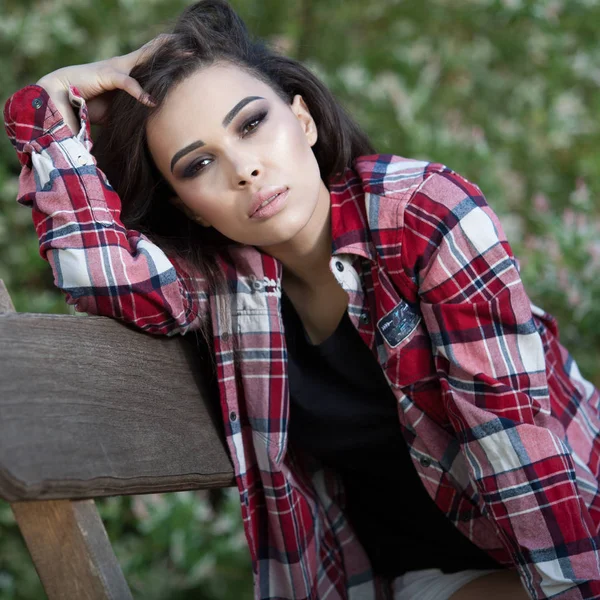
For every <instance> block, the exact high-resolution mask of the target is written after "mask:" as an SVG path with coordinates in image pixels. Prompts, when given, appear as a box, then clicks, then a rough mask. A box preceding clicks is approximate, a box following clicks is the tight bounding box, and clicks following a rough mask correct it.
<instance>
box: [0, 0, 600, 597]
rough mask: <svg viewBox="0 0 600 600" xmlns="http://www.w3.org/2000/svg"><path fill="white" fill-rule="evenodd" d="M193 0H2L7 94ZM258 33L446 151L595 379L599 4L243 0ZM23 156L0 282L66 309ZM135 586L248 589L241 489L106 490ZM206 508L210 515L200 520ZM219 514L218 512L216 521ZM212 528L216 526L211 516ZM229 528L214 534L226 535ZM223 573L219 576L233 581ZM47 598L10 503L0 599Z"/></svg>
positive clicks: (410, 134)
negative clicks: (135, 493)
mask: <svg viewBox="0 0 600 600" xmlns="http://www.w3.org/2000/svg"><path fill="white" fill-rule="evenodd" d="M186 4H189V2H188V1H185V0H169V1H168V2H167V1H166V0H95V1H92V0H85V1H75V0H4V4H3V7H4V8H2V9H0V11H2V12H3V14H2V18H1V19H0V57H2V58H0V61H1V67H2V68H0V90H2V97H1V98H0V99H2V100H3V101H4V100H5V99H6V98H8V96H9V95H10V94H11V93H12V92H14V91H16V90H17V89H18V88H20V87H22V86H23V85H25V84H27V83H32V82H35V81H36V80H37V79H38V78H39V77H41V76H42V75H44V74H45V73H47V72H49V71H51V70H54V69H56V68H59V67H61V66H64V65H67V64H72V63H75V62H77V63H82V62H89V61H92V60H97V59H100V58H105V57H109V56H112V55H115V54H119V53H123V52H127V51H130V50H132V49H134V48H136V47H138V46H140V45H141V44H142V43H143V42H145V41H147V40H148V39H150V38H151V37H153V36H154V35H155V34H156V33H158V32H159V31H161V30H162V28H163V25H164V24H165V23H166V22H167V21H169V20H170V19H173V18H174V17H175V16H176V15H177V14H178V13H179V12H180V10H181V9H182V8H183V6H185V5H186ZM233 4H234V6H235V7H236V8H237V9H238V10H239V11H240V13H241V15H242V16H243V17H244V19H245V20H246V22H247V24H248V26H249V28H250V30H251V31H254V32H255V33H257V34H259V35H261V36H263V37H266V38H267V39H269V40H270V41H271V42H272V43H275V44H277V45H279V46H280V47H281V48H282V49H284V51H285V52H287V53H289V54H291V55H292V56H295V57H298V58H301V59H302V60H304V61H306V62H307V64H309V65H310V66H311V67H312V68H313V69H314V70H315V71H316V72H317V73H318V74H319V75H320V76H322V78H323V79H324V80H325V81H326V82H327V83H328V85H329V86H330V87H331V88H332V89H333V90H334V92H335V93H336V95H337V96H338V97H339V98H340V100H341V101H342V102H343V103H344V105H345V106H346V107H347V108H348V109H349V111H350V112H351V113H352V114H354V115H355V116H356V118H357V119H358V121H359V122H360V123H361V124H362V125H363V127H364V128H365V130H366V131H367V132H368V133H369V134H370V135H371V138H372V140H373V142H374V145H375V147H376V148H377V149H378V151H380V152H393V153H395V154H401V155H403V156H410V157H414V158H422V159H428V160H433V161H437V162H442V163H444V164H447V165H448V166H449V167H451V168H453V169H455V170H456V171H458V172H459V173H461V174H463V175H464V176H465V177H467V178H469V179H471V180H472V181H475V182H476V183H477V184H478V185H479V186H480V187H481V189H482V190H483V192H484V193H485V194H486V197H487V198H488V201H489V202H490V204H491V205H492V207H493V208H494V209H495V210H496V212H498V213H499V214H500V216H501V220H502V223H503V225H504V228H505V229H506V231H507V234H508V236H509V239H510V240H511V243H512V245H513V248H514V250H515V253H516V254H517V256H518V257H519V259H520V260H521V263H522V266H523V269H522V274H523V279H524V281H525V284H526V287H527V289H528V291H529V294H530V295H531V297H532V299H533V301H534V302H535V303H536V304H538V305H539V306H541V307H543V308H545V309H547V310H549V311H550V312H552V313H553V314H554V315H555V316H557V317H558V320H559V324H560V327H561V332H562V339H563V341H564V343H565V345H566V346H567V347H568V348H569V349H570V350H571V352H572V353H573V354H574V356H575V358H576V360H577V361H578V362H579V364H580V366H581V370H582V372H583V373H584V375H585V376H587V377H588V378H591V379H592V380H593V381H594V382H595V383H596V384H597V385H598V384H600V373H599V372H598V368H597V366H596V364H595V362H596V361H595V360H594V357H595V356H597V355H598V353H599V350H600V308H599V307H598V303H597V302H594V299H596V298H598V297H599V293H600V283H599V282H600V277H599V275H600V246H599V243H598V241H597V240H598V239H600V237H599V235H598V234H599V233H600V226H599V222H600V221H599V219H598V212H599V208H600V207H599V205H598V202H597V200H596V199H597V198H598V193H599V191H600V176H599V175H600V161H598V159H597V148H598V147H600V131H599V121H598V118H597V115H598V114H599V112H600V95H599V94H598V93H597V90H598V85H599V84H600V46H598V44H597V26H596V24H597V23H598V22H599V20H600V5H599V4H598V3H596V2H593V1H591V0H569V1H567V0H468V1H464V2H448V1H447V0H423V1H422V2H400V1H399V0H393V1H390V0H370V1H369V2H364V0H363V1H360V2H359V1H357V0H344V1H342V0H301V1H299V2H281V1H280V0H277V1H275V0H265V1H263V0H233ZM17 167H18V165H17V162H16V160H15V158H14V152H13V150H12V148H11V147H10V144H9V143H8V142H7V140H6V138H5V137H4V138H1V139H0V278H2V279H4V280H5V282H6V283H7V285H8V288H9V290H10V291H11V294H12V296H13V299H14V300H15V304H16V306H17V309H18V310H20V311H34V312H35V311H39V312H65V311H67V308H66V306H65V304H64V302H63V300H62V297H61V295H60V293H59V292H57V291H56V290H55V289H54V288H53V285H52V278H51V273H50V270H49V268H48V267H47V265H46V264H45V263H44V262H43V261H42V260H41V259H40V258H39V255H38V251H37V239H36V237H35V234H34V232H33V228H32V226H31V224H30V215H29V211H28V210H27V209H24V208H22V207H20V206H18V205H17V204H16V202H15V196H16V193H17V177H18V168H17ZM99 504H100V506H101V512H102V515H103V517H104V518H105V521H106V523H107V528H108V530H109V533H110V535H111V538H112V539H113V542H114V545H115V548H116V552H117V555H118V557H119V560H120V561H121V564H122V565H123V568H124V571H125V573H126V576H127V578H128V581H129V583H130V585H131V587H132V589H133V590H134V595H136V596H137V597H141V598H151V599H152V598H157V599H158V598H161V599H162V598H169V599H175V598H177V599H180V598H188V597H189V598H191V597H192V594H193V597H194V598H207V599H208V598H210V599H213V598H214V599H221V598H223V599H225V598H240V597H241V598H243V597H249V595H250V594H251V584H250V569H249V562H248V560H249V559H248V556H247V552H246V550H245V548H244V545H243V543H242V542H243V539H242V534H241V523H240V517H239V507H237V500H236V499H235V492H232V495H228V496H227V499H226V501H225V503H224V505H223V508H222V509H221V510H222V511H223V512H219V513H218V515H215V516H214V518H213V517H211V518H209V519H205V518H204V517H205V516H206V514H208V513H206V512H203V511H206V510H209V509H208V508H207V507H208V504H207V501H206V499H205V498H203V497H202V495H201V494H200V495H199V494H191V493H185V494H168V495H164V496H160V497H153V498H150V499H144V498H143V497H140V498H135V499H131V498H122V499H109V500H103V501H101V502H100V503H99ZM203 515H204V516H203ZM222 519H224V521H223V520H222ZM217 523H221V525H220V526H217V525H216V524H217ZM219 527H222V529H219ZM224 582H225V583H226V585H224ZM41 597H43V594H42V592H41V588H40V587H39V582H37V579H36V576H35V573H34V572H33V570H32V567H31V564H30V562H29V561H28V559H27V554H26V550H25V548H24V546H23V544H22V542H21V540H20V537H19V536H18V533H17V529H16V526H15V524H14V521H13V520H12V517H11V513H10V510H9V509H8V507H7V506H6V505H0V600H17V599H18V600H31V599H34V598H41Z"/></svg>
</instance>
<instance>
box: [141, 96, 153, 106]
mask: <svg viewBox="0 0 600 600" xmlns="http://www.w3.org/2000/svg"><path fill="white" fill-rule="evenodd" d="M142 102H143V103H144V104H148V105H149V106H156V100H154V98H153V97H152V96H151V95H150V94H144V95H143V96H142Z"/></svg>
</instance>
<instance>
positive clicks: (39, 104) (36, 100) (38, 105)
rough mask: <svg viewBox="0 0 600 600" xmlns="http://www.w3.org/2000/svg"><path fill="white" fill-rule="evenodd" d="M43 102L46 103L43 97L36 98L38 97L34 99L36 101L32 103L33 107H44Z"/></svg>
mask: <svg viewBox="0 0 600 600" xmlns="http://www.w3.org/2000/svg"><path fill="white" fill-rule="evenodd" d="M43 104H44V103H43V102H42V99H41V98H36V99H35V100H34V101H33V102H32V103H31V106H33V108H35V109H36V110H37V109H38V108H42V105H43Z"/></svg>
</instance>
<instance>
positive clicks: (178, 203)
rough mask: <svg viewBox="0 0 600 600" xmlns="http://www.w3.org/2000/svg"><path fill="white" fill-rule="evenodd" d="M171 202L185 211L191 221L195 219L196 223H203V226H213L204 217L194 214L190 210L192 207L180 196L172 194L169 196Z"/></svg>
mask: <svg viewBox="0 0 600 600" xmlns="http://www.w3.org/2000/svg"><path fill="white" fill-rule="evenodd" d="M169 202H170V203H171V204H172V205H173V206H176V207H177V208H178V209H179V210H180V211H182V212H183V213H185V216H186V217H187V218H188V219H190V220H191V221H194V223H198V225H202V227H210V226H211V225H210V223H209V222H208V221H205V220H204V219H203V218H202V217H199V216H198V215H196V214H194V213H193V212H192V211H191V210H190V208H189V207H188V206H186V205H185V204H184V202H183V200H182V199H181V198H180V197H179V196H171V197H170V198H169Z"/></svg>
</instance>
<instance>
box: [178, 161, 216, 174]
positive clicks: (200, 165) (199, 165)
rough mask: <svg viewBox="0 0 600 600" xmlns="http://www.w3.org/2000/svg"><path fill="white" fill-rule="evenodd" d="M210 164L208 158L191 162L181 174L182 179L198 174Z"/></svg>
mask: <svg viewBox="0 0 600 600" xmlns="http://www.w3.org/2000/svg"><path fill="white" fill-rule="evenodd" d="M209 164H210V159H209V158H201V159H200V160H197V161H196V162H193V163H192V164H191V165H190V166H189V167H188V168H187V169H186V170H185V172H184V173H183V176H184V177H191V176H193V175H196V174H198V173H199V172H200V171H202V169H204V168H205V167H207V166H208V165H209Z"/></svg>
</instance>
